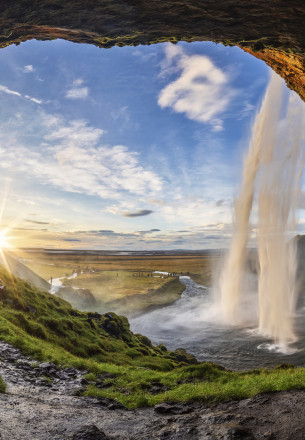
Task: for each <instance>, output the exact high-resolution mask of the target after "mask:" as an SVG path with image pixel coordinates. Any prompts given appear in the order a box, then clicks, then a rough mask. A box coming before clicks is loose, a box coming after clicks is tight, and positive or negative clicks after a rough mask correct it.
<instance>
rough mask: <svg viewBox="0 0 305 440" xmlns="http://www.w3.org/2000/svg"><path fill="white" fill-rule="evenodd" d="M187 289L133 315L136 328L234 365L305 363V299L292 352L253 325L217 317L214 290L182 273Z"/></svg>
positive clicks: (237, 367)
mask: <svg viewBox="0 0 305 440" xmlns="http://www.w3.org/2000/svg"><path fill="white" fill-rule="evenodd" d="M180 281H181V282H182V283H184V284H185V287H186V289H185V290H184V292H183V293H182V296H181V298H180V299H179V300H177V301H176V302H175V303H173V304H172V305H170V306H167V307H163V308H161V309H158V310H154V311H152V312H150V313H147V314H144V315H141V316H139V317H137V318H134V319H131V320H130V325H131V330H132V331H133V332H136V333H141V334H143V335H146V336H148V337H149V338H150V339H151V340H152V342H153V343H154V344H160V343H162V344H164V345H166V347H167V348H168V349H170V350H175V349H177V348H184V349H186V350H187V351H188V352H189V353H192V354H194V355H195V356H196V358H197V359H198V360H199V361H211V362H215V363H218V364H220V365H223V366H224V367H227V368H232V369H234V370H245V369H251V368H257V367H273V366H276V365H278V364H281V363H291V364H294V365H299V366H303V365H304V364H305V352H304V343H305V325H304V322H305V320H304V318H305V301H304V298H301V299H300V301H299V305H298V310H297V316H296V333H297V335H298V341H297V342H296V343H295V344H293V346H292V347H291V352H290V354H287V353H282V352H279V351H278V350H277V348H276V347H275V346H274V345H273V344H272V341H271V340H268V339H266V338H264V337H263V336H261V335H260V334H259V333H258V332H257V331H256V329H255V328H254V327H253V326H252V327H251V326H229V325H224V324H222V323H221V322H220V321H219V320H218V319H217V313H216V311H215V307H213V293H212V289H208V288H206V287H204V286H201V285H199V284H196V283H195V282H194V281H193V280H192V279H190V278H189V277H180Z"/></svg>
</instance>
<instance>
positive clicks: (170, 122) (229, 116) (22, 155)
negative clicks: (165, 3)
mask: <svg viewBox="0 0 305 440" xmlns="http://www.w3.org/2000/svg"><path fill="white" fill-rule="evenodd" d="M0 65H1V69H0V102H1V105H0V132H1V136H0V200H2V202H1V206H2V207H1V212H0V214H1V217H0V218H1V227H2V228H4V230H5V231H7V228H9V231H8V232H7V236H8V237H10V238H8V241H9V242H10V243H11V244H12V245H14V246H16V247H43V248H65V249H67V248H75V249H130V250H143V249H145V250H149V249H212V248H222V247H225V246H227V244H228V241H229V239H230V236H231V222H232V204H233V197H234V195H235V194H236V191H238V185H239V182H240V180H241V173H242V161H243V156H244V154H245V151H246V150H247V147H248V143H249V138H250V133H251V125H252V123H253V120H254V117H255V114H256V112H257V109H258V108H259V106H260V104H261V101H262V99H263V96H264V93H265V90H266V87H267V84H268V81H269V77H270V69H269V68H268V67H267V66H266V64H265V63H263V62H262V61H260V60H257V59H255V58H254V57H253V56H250V55H248V54H246V53H244V52H243V51H242V50H241V49H239V48H237V47H224V46H222V45H220V44H215V43H210V42H201V43H199V42H198V43H191V44H188V43H178V44H176V45H173V44H170V43H164V44H158V45H152V46H138V47H124V48H118V47H114V48H111V49H100V48H97V47H94V46H90V45H81V44H75V43H70V42H67V41H62V40H55V41H44V42H39V41H35V40H33V41H28V42H26V43H22V44H20V45H18V46H10V47H7V48H5V49H1V51H0Z"/></svg>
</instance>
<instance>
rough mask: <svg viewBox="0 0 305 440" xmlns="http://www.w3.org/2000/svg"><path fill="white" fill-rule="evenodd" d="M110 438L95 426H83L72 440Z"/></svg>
mask: <svg viewBox="0 0 305 440" xmlns="http://www.w3.org/2000/svg"><path fill="white" fill-rule="evenodd" d="M108 439H109V437H107V436H106V434H105V433H104V432H103V431H101V430H100V429H99V428H98V427H97V426H95V425H86V426H82V427H81V428H79V429H78V430H77V432H76V433H75V434H74V435H73V437H72V440H108Z"/></svg>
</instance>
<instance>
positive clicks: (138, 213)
mask: <svg viewBox="0 0 305 440" xmlns="http://www.w3.org/2000/svg"><path fill="white" fill-rule="evenodd" d="M152 213H153V211H151V210H150V209H141V210H140V211H136V212H123V213H122V216H123V217H142V216H144V215H149V214H152Z"/></svg>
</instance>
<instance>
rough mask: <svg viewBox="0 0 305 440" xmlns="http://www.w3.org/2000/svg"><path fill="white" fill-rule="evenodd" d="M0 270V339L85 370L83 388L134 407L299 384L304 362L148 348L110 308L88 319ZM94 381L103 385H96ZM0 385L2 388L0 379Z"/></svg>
mask: <svg viewBox="0 0 305 440" xmlns="http://www.w3.org/2000/svg"><path fill="white" fill-rule="evenodd" d="M0 277H1V279H3V280H4V281H5V283H6V285H7V289H6V292H2V294H1V297H0V338H1V339H2V340H4V341H7V342H9V343H11V344H12V345H14V346H16V347H19V348H21V349H22V351H23V352H24V353H25V354H26V355H31V356H33V357H34V358H36V359H37V360H38V361H46V360H49V361H52V362H54V363H55V364H57V365H61V366H74V367H76V368H79V369H84V370H86V371H87V380H88V381H89V385H88V389H87V390H86V392H85V394H86V395H89V396H103V397H111V398H114V399H117V400H118V401H120V402H121V403H123V404H124V405H125V406H126V407H128V408H135V407H139V406H151V405H155V404H157V403H160V402H164V401H165V402H185V401H195V400H196V401H201V402H211V403H214V402H219V401H221V400H227V399H242V398H245V397H250V396H252V395H254V394H257V393H259V392H262V391H279V390H287V389H301V388H305V369H304V368H287V367H286V368H285V367H282V368H277V369H273V370H266V369H262V370H255V371H249V372H230V371H227V370H225V369H224V368H222V367H220V366H218V365H215V364H211V363H202V364H198V363H196V361H195V359H194V358H193V357H191V356H188V355H187V354H186V353H185V352H183V351H176V352H170V351H168V350H167V349H166V347H164V346H163V345H160V346H158V347H154V346H153V345H152V344H151V342H150V340H149V339H148V338H146V337H145V336H142V335H134V334H133V333H132V332H131V331H130V330H129V324H128V321H127V319H126V318H124V317H120V316H117V315H115V314H113V313H112V314H110V316H109V315H108V316H107V314H106V315H102V316H99V315H92V316H90V315H89V319H88V315H87V314H86V313H82V312H78V311H76V310H74V309H73V308H72V307H71V306H70V304H69V303H67V302H66V301H63V300H61V299H60V298H57V297H55V296H52V295H50V294H48V293H44V292H40V291H39V290H37V289H34V288H32V287H31V286H30V285H29V284H27V283H24V282H23V281H21V280H16V279H11V278H10V276H9V275H8V274H7V273H6V272H5V271H4V270H2V269H1V268H0ZM105 373H107V375H106V374H105ZM109 373H110V375H109ZM100 381H103V382H108V383H109V388H103V389H99V388H98V387H97V386H96V385H98V382H100ZM156 386H157V394H153V392H154V393H155V392H156ZM0 390H2V392H3V391H4V390H5V385H4V384H2V382H0Z"/></svg>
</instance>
